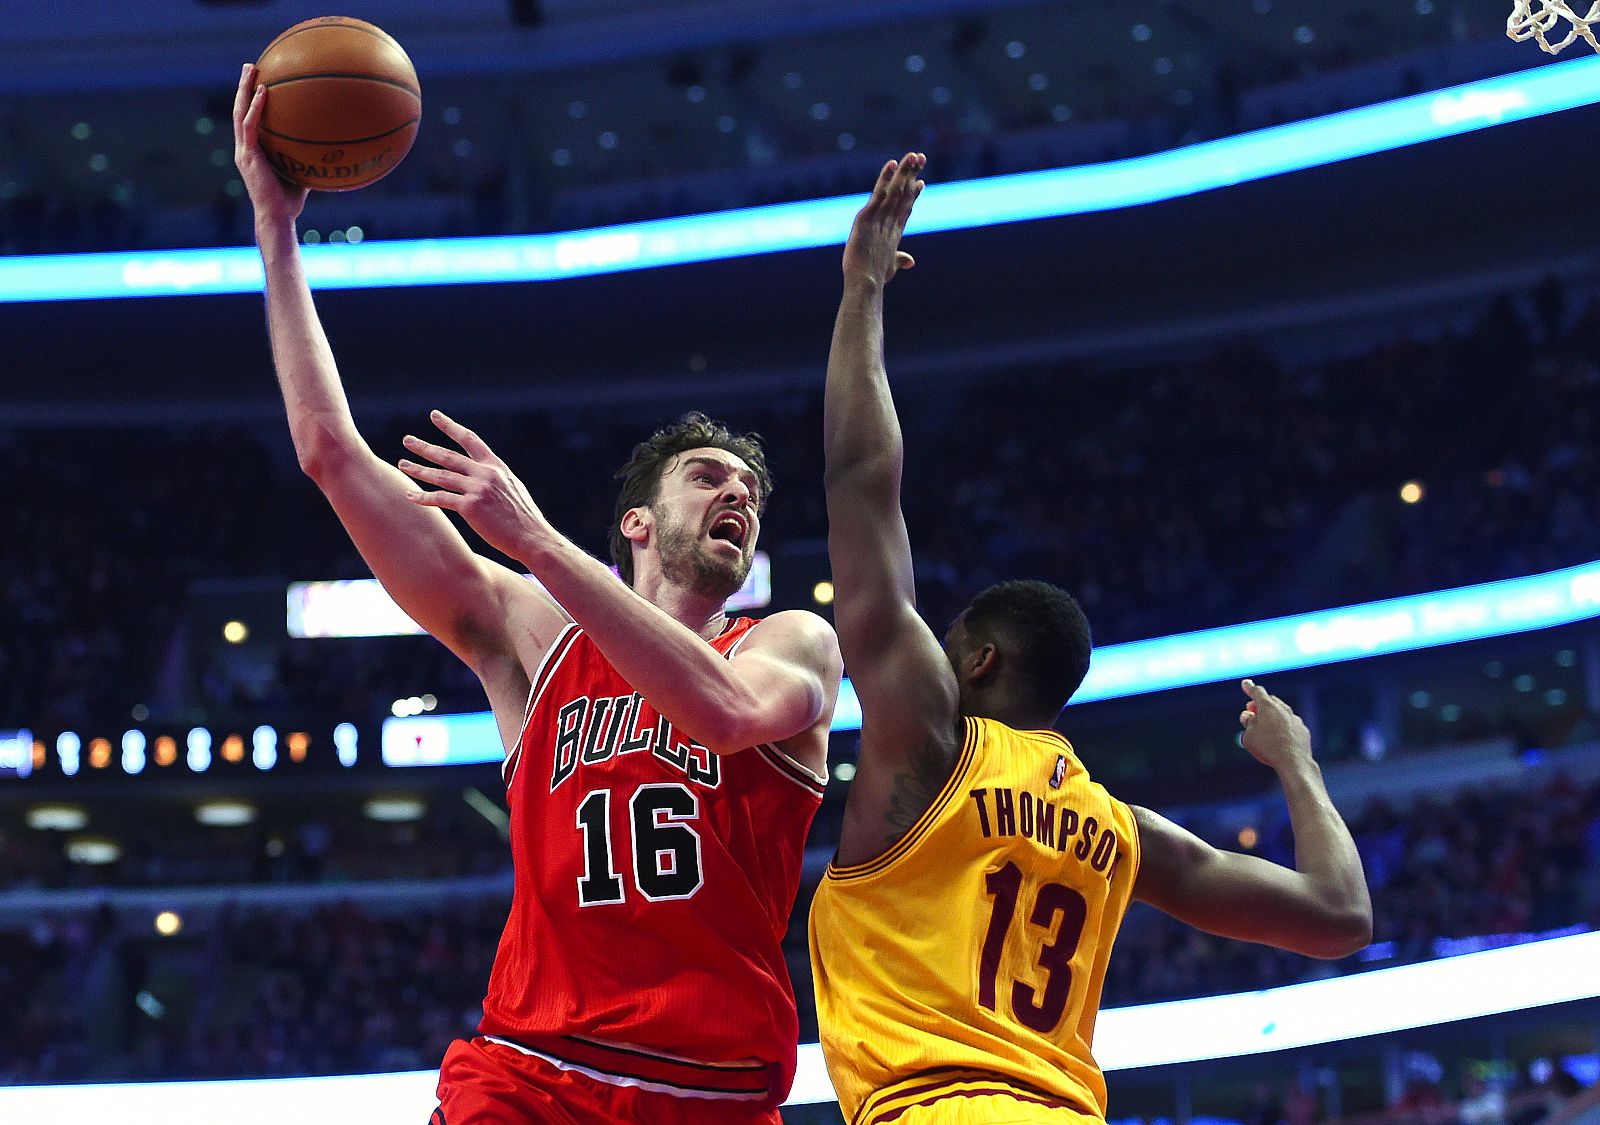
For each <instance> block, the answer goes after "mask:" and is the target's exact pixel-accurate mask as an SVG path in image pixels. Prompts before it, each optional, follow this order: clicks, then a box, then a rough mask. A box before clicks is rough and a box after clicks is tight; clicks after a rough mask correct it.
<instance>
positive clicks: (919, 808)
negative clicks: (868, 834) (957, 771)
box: [883, 747, 952, 846]
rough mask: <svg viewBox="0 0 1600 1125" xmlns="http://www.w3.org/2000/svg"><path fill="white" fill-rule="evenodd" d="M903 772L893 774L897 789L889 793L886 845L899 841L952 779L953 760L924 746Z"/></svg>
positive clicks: (884, 819) (885, 820)
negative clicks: (948, 759)
mask: <svg viewBox="0 0 1600 1125" xmlns="http://www.w3.org/2000/svg"><path fill="white" fill-rule="evenodd" d="M906 765H907V769H906V771H905V772H903V773H897V774H895V775H894V790H893V792H891V793H890V794H889V807H888V808H887V809H885V810H884V813H883V826H884V828H885V830H886V831H885V834H884V838H883V842H884V844H885V845H886V846H887V845H891V844H894V843H896V842H897V841H898V840H899V839H900V838H901V837H902V836H904V835H905V834H906V833H907V832H909V831H911V826H912V825H913V824H915V823H916V822H917V820H918V819H919V818H920V817H921V816H922V814H923V813H925V812H927V811H928V807H929V806H930V805H932V804H933V799H934V798H935V797H937V796H938V795H939V790H941V789H943V788H944V784H945V782H946V781H948V780H950V770H951V766H952V763H951V762H949V761H947V760H945V759H944V758H943V757H942V756H941V755H940V754H937V753H935V752H934V750H933V748H932V747H925V748H924V749H923V750H922V751H921V752H919V753H917V754H915V755H913V756H912V758H911V760H910V761H909V762H907V763H906Z"/></svg>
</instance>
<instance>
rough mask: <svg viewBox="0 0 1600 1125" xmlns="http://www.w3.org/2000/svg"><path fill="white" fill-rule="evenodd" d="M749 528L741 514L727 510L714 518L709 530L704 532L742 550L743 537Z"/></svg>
mask: <svg viewBox="0 0 1600 1125" xmlns="http://www.w3.org/2000/svg"><path fill="white" fill-rule="evenodd" d="M749 530H750V529H749V526H748V525H747V524H746V523H745V521H744V517H743V516H741V515H739V514H738V513H736V512H727V513H724V514H723V515H720V516H718V517H717V518H716V520H715V521H714V522H713V523H712V524H711V530H710V531H709V532H707V533H706V534H707V535H709V536H710V537H711V538H712V539H716V540H718V541H720V542H723V543H732V544H733V545H734V546H735V547H738V548H739V549H740V550H741V551H742V550H744V538H745V536H746V535H747V534H749Z"/></svg>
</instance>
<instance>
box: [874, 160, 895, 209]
mask: <svg viewBox="0 0 1600 1125" xmlns="http://www.w3.org/2000/svg"><path fill="white" fill-rule="evenodd" d="M899 170H900V165H899V162H897V161H894V160H885V161H884V162H883V167H882V168H881V169H879V171H878V182H877V183H875V184H873V185H872V201H873V202H874V203H876V202H877V201H878V200H879V199H882V198H883V197H884V196H885V195H887V194H888V193H889V186H890V185H891V184H893V183H894V177H895V173H896V172H898V171H899Z"/></svg>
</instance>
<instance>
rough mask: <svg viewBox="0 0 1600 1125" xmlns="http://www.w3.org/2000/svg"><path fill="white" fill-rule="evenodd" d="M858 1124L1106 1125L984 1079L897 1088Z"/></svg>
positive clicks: (874, 1102)
mask: <svg viewBox="0 0 1600 1125" xmlns="http://www.w3.org/2000/svg"><path fill="white" fill-rule="evenodd" d="M856 1121H857V1122H858V1123H859V1125H1105V1122H1104V1121H1103V1120H1102V1119H1101V1118H1100V1117H1099V1116H1098V1115H1096V1114H1092V1113H1085V1112H1083V1111H1082V1110H1081V1109H1079V1108H1077V1107H1076V1106H1074V1105H1072V1104H1070V1103H1068V1102H1066V1101H1064V1100H1063V1099H1060V1098H1057V1097H1054V1096H1052V1095H1050V1094H1046V1093H1044V1092H1042V1091H1034V1090H1026V1089H1019V1088H1017V1087H1015V1086H1013V1085H1012V1084H1011V1083H1009V1082H1004V1081H1000V1080H997V1079H993V1078H988V1077H967V1078H961V1079H956V1080H953V1081H952V1080H946V1081H943V1082H927V1083H915V1082H908V1083H902V1084H900V1085H899V1087H898V1088H896V1089H893V1090H891V1091H889V1092H884V1093H879V1094H875V1095H873V1096H872V1097H871V1098H869V1099H867V1105H866V1106H865V1107H864V1109H863V1110H862V1112H861V1113H860V1115H859V1116H858V1117H857V1118H856Z"/></svg>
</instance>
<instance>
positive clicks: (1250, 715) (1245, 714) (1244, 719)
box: [1239, 711, 1256, 729]
mask: <svg viewBox="0 0 1600 1125" xmlns="http://www.w3.org/2000/svg"><path fill="white" fill-rule="evenodd" d="M1255 717H1256V713H1255V712H1254V711H1240V712H1239V725H1240V726H1241V727H1244V728H1246V729H1249V726H1250V720H1252V719H1254V718H1255Z"/></svg>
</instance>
